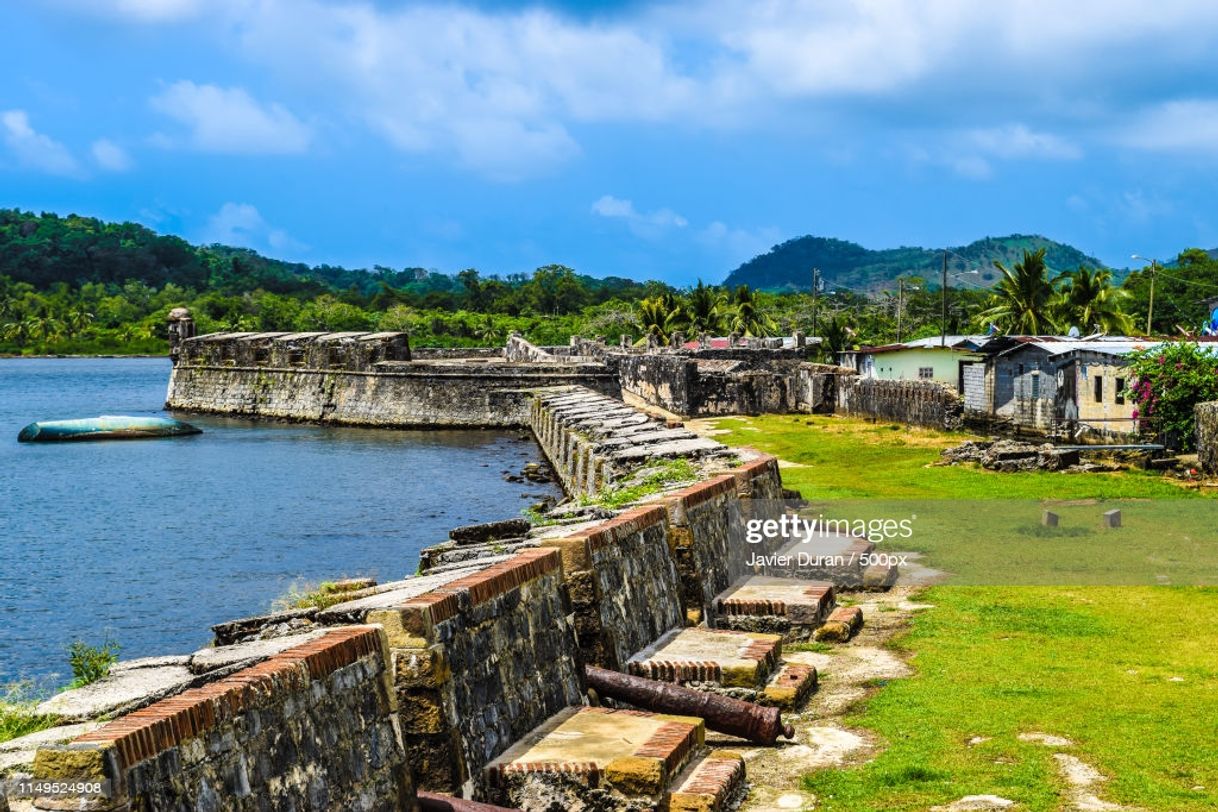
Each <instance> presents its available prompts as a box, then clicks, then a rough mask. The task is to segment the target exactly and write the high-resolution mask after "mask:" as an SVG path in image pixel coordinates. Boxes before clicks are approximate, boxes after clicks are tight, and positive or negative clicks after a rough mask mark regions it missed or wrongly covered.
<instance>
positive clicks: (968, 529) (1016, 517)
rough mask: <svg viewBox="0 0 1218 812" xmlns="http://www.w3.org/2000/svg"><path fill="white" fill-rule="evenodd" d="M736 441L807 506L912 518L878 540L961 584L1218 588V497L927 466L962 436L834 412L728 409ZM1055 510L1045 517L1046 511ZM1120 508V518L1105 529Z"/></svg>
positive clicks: (1136, 479) (1162, 481)
mask: <svg viewBox="0 0 1218 812" xmlns="http://www.w3.org/2000/svg"><path fill="white" fill-rule="evenodd" d="M716 425H717V426H718V427H719V428H721V429H727V430H728V433H727V434H724V435H719V436H718V439H721V440H723V441H725V442H727V443H729V444H731V445H752V446H755V447H757V448H760V449H763V450H765V451H768V452H770V453H772V454H775V455H777V456H778V457H779V458H781V459H783V460H786V461H788V462H790V463H794V465H793V466H791V467H784V468H783V469H782V476H783V482H784V484H785V485H786V486H787V487H790V488H794V489H796V490H798V491H800V492H801V493H802V494H803V496H804V498H805V499H807V500H809V502H810V507H809V508H808V510H807V511H805V512H807V513H811V514H817V513H821V514H823V515H825V516H827V517H835V518H844V519H849V520H852V521H853V520H857V519H893V520H904V519H909V520H910V525H911V527H912V529H913V535H912V536H911V537H910V538H908V539H891V540H889V541H886V542H884V543H882V544H881V545H880V549H881V551H884V550H904V551H912V552H918V553H922V554H924V556H925V560H924V563H926V564H928V565H929V566H932V567H935V568H936V569H941V570H943V571H945V572H948V573H951V574H952V576H953V583H955V584H961V585H963V584H976V585H1010V586H1014V585H1053V584H1068V585H1111V584H1131V585H1136V584H1144V585H1157V584H1171V585H1194V586H1195V585H1203V586H1218V533H1216V532H1215V528H1218V499H1214V498H1209V497H1204V496H1201V495H1199V493H1198V491H1196V490H1191V489H1185V488H1183V487H1181V486H1179V485H1177V484H1174V483H1173V482H1172V481H1170V480H1168V479H1166V478H1164V477H1163V476H1162V475H1161V474H1153V473H1149V472H1144V471H1140V470H1138V471H1124V472H1119V473H1088V474H1072V473H1061V472H1050V471H1035V472H1021V473H999V472H996V471H987V470H985V469H983V468H980V467H977V466H972V465H958V466H941V465H934V464H933V463H935V462H936V461H937V460H938V459H939V452H940V451H941V450H942V449H943V448H946V447H948V446H951V445H956V444H958V443H959V442H961V441H962V440H964V439H966V435H957V434H949V433H946V432H936V431H930V430H925V429H910V428H906V427H899V426H896V427H894V426H892V425H890V424H882V425H874V424H871V423H868V422H865V421H862V420H856V419H848V418H835V417H819V416H818V417H805V416H799V417H790V416H779V415H770V416H764V417H759V418H750V419H743V418H725V419H722V420H719V421H716ZM1045 509H1051V510H1053V511H1054V512H1055V513H1057V514H1058V515H1059V517H1060V524H1059V526H1058V527H1056V528H1047V527H1042V526H1041V513H1042V511H1044V510H1045ZM1113 509H1119V510H1120V511H1121V513H1122V524H1123V526H1122V528H1121V529H1120V530H1115V531H1114V530H1105V529H1103V528H1102V527H1101V523H1100V519H1101V515H1102V514H1103V513H1104V512H1105V511H1109V510H1113Z"/></svg>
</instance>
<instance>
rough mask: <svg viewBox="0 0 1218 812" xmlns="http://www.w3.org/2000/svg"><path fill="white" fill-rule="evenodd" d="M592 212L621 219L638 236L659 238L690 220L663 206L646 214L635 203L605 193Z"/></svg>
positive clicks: (651, 238)
mask: <svg viewBox="0 0 1218 812" xmlns="http://www.w3.org/2000/svg"><path fill="white" fill-rule="evenodd" d="M592 213H593V214H597V215H600V216H601V217H607V218H609V219H611V220H621V221H623V222H624V223H626V225H627V226H628V227H629V228H630V230H631V231H632V232H634V234H635V235H636V236H639V237H643V238H644V239H649V240H654V239H659V238H660V237H661V236H663V235H664V233H665V232H666V231H669V230H671V229H677V228H685V227H686V226H687V225H689V221H688V220H686V219H685V218H684V217H682V216H681V215H679V214H677V213H676V212H675V211H673V210H672V209H668V208H663V209H656V210H655V211H651V212H647V213H646V214H644V213H642V212H639V211H638V210H636V209H635V208H634V203H632V202H631V201H629V200H623V199H622V198H620V197H614V196H613V195H603V196H601V198H600V199H598V200H597V201H596V202H595V203H593V204H592Z"/></svg>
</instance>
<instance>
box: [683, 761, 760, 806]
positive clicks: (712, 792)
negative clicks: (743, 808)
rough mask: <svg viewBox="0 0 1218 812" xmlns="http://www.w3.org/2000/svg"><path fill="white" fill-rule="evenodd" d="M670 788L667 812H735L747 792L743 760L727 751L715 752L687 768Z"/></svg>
mask: <svg viewBox="0 0 1218 812" xmlns="http://www.w3.org/2000/svg"><path fill="white" fill-rule="evenodd" d="M672 787H673V789H672V793H671V794H670V795H669V797H668V809H669V812H724V811H725V810H729V809H735V808H736V807H737V806H739V805H740V802H741V801H743V800H744V796H745V794H746V793H747V791H748V786H747V784H746V783H745V772H744V759H743V758H742V757H741V756H740V755H739V754H738V753H733V752H731V751H730V750H714V751H712V752H710V753H708V754H706V755H705V756H704V757H702V758H700V759H698V760H697V761H695V762H693V763H692V764H690V765H689V766H688V767H686V768H685V770H684V771H683V772H682V773H681V774H680V775H678V776H677V778H676V780H674V781H673V782H672Z"/></svg>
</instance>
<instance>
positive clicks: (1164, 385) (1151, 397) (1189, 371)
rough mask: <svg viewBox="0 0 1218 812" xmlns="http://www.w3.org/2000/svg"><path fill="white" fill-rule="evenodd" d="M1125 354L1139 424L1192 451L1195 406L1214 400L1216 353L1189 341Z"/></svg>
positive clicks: (1217, 387)
mask: <svg viewBox="0 0 1218 812" xmlns="http://www.w3.org/2000/svg"><path fill="white" fill-rule="evenodd" d="M1130 359H1131V364H1130V371H1131V372H1132V377H1133V381H1134V383H1133V392H1132V394H1133V399H1134V403H1135V404H1136V408H1135V409H1134V412H1133V417H1134V419H1135V420H1137V421H1138V429H1139V430H1140V431H1143V432H1156V433H1158V434H1159V435H1161V436H1163V437H1164V438H1165V439H1166V440H1167V441H1168V442H1169V444H1171V445H1175V446H1177V447H1179V448H1180V449H1181V450H1184V451H1189V450H1191V449H1192V447H1193V445H1194V444H1195V440H1196V436H1195V435H1196V421H1195V417H1194V413H1193V409H1194V407H1195V406H1196V405H1197V404H1198V403H1203V402H1205V401H1209V400H1218V356H1214V355H1211V354H1210V353H1208V352H1206V351H1204V350H1203V349H1201V347H1200V346H1199V345H1198V344H1195V343H1193V342H1189V341H1173V342H1168V343H1165V344H1160V345H1159V346H1157V347H1150V348H1147V349H1145V350H1140V351H1138V352H1136V353H1134V354H1133V355H1131V356H1130Z"/></svg>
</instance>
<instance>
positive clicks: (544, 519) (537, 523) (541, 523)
mask: <svg viewBox="0 0 1218 812" xmlns="http://www.w3.org/2000/svg"><path fill="white" fill-rule="evenodd" d="M520 515H521V516H523V517H524V518H526V519H528V520H529V524H531V525H533V526H534V527H549V526H550V525H552V524H558V519H551V518H550V517H549V516H547V515H546V514H544V513H542V512H541V511H540V510H537V509H536V508H531V507H527V508H525V509H524V510H522V511H520Z"/></svg>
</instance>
